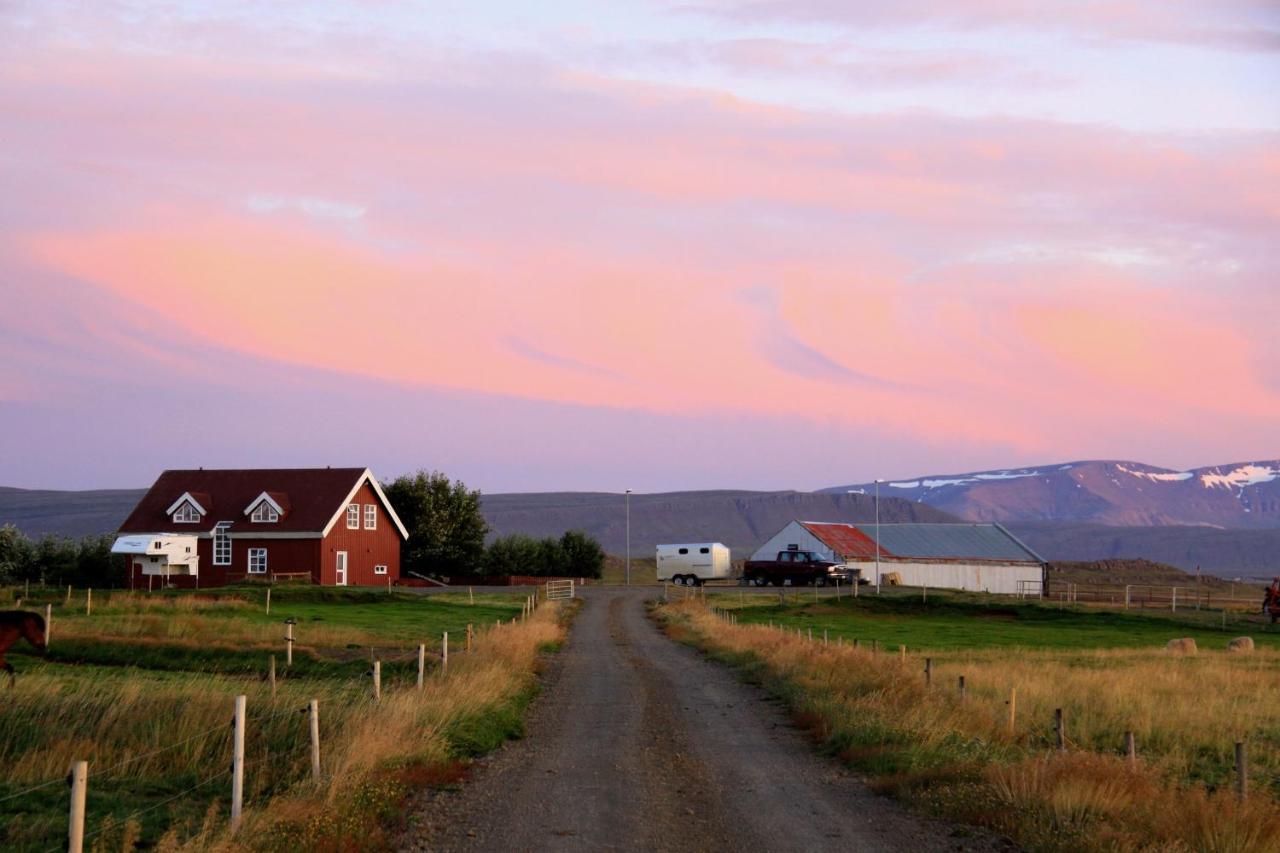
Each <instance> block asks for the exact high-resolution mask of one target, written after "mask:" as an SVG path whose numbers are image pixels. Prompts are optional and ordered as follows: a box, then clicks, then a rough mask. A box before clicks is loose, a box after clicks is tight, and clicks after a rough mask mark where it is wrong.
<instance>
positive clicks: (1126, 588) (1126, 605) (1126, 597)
mask: <svg viewBox="0 0 1280 853" xmlns="http://www.w3.org/2000/svg"><path fill="white" fill-rule="evenodd" d="M1131 588H1132V584H1125V585H1124V609H1125V610H1128V609H1129V590H1130V589H1131Z"/></svg>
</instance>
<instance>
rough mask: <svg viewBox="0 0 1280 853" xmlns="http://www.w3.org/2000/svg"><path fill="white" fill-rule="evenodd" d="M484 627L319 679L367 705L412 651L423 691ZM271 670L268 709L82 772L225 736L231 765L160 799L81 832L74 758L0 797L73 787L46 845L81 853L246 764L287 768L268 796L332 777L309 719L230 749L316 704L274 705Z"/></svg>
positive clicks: (526, 613)
mask: <svg viewBox="0 0 1280 853" xmlns="http://www.w3.org/2000/svg"><path fill="white" fill-rule="evenodd" d="M541 600H545V597H542V598H540V597H539V596H536V595H534V596H530V597H529V598H528V599H527V600H526V602H525V607H524V609H523V611H522V614H521V617H520V619H519V620H517V619H512V620H511V623H512V624H514V623H517V622H519V621H522V620H525V619H528V618H529V617H531V616H532V615H533V612H534V610H535V609H536V608H537V606H538V603H539V602H540V601H541ZM504 624H507V623H504V622H503V621H502V620H499V621H498V622H496V623H495V624H494V625H493V626H492V627H493V628H495V629H496V628H500V627H501V626H502V625H504ZM483 631H484V627H481V628H480V629H479V630H478V631H477V630H473V626H472V625H468V626H467V630H466V632H465V634H464V637H463V640H462V642H460V643H457V644H456V645H455V647H454V648H453V649H450V648H449V639H448V633H447V632H445V633H444V634H443V635H442V637H441V641H440V645H439V647H436V646H435V645H434V644H431V645H432V651H431V652H430V653H428V652H427V646H428V644H423V643H420V644H418V646H417V647H416V648H413V649H408V648H405V647H404V646H398V645H396V646H385V647H376V648H371V649H370V657H371V660H370V663H371V669H370V670H368V671H366V672H364V673H362V674H361V675H358V676H350V677H348V678H344V679H338V680H335V679H332V678H328V679H325V680H324V681H325V683H326V690H325V695H327V696H328V697H329V700H328V701H333V700H334V698H335V697H339V696H345V697H347V701H353V700H354V701H357V702H361V701H363V702H366V703H370V704H374V703H377V702H379V701H380V696H381V692H382V690H381V663H382V662H383V661H384V660H394V661H396V662H404V661H408V660H412V659H413V658H414V657H416V658H417V660H418V664H419V666H418V680H417V684H416V688H417V689H418V690H422V689H424V687H425V686H426V685H425V681H424V674H425V667H426V665H427V663H428V662H430V663H431V665H432V666H433V668H434V669H435V671H436V672H437V673H438V674H439V675H440V676H441V677H443V676H445V675H446V674H447V671H448V670H447V661H448V656H449V654H450V653H452V654H454V655H459V654H463V655H465V654H467V653H469V652H472V651H473V650H474V649H475V648H476V646H475V645H474V642H475V640H476V639H477V638H478V637H479V635H480V634H481V633H482V632H483ZM437 648H438V651H437ZM379 652H381V654H379ZM389 653H390V654H389ZM270 672H271V675H270V676H269V678H270V679H271V682H272V684H271V694H270V699H269V700H268V701H270V702H271V708H270V709H269V710H267V711H265V712H260V713H254V714H252V715H250V714H248V713H247V710H246V713H245V714H244V716H243V718H241V717H240V716H239V715H238V714H237V715H236V719H237V720H241V722H238V723H237V722H235V721H233V722H232V723H229V724H228V723H224V724H222V725H219V726H214V727H212V728H209V729H205V730H203V731H200V732H197V733H195V734H192V735H189V736H187V737H183V738H181V739H179V740H176V741H173V742H171V743H167V744H165V745H163V746H160V747H158V748H155V749H150V750H147V751H145V752H142V753H139V754H137V755H130V756H128V757H126V758H123V759H121V760H119V761H115V762H112V763H111V764H109V765H107V766H105V768H104V769H103V770H102V771H101V772H94V773H93V774H92V776H91V777H89V776H88V774H87V773H86V774H84V778H85V779H87V781H85V782H83V784H84V785H85V788H86V789H87V788H88V787H89V786H90V785H98V786H100V785H102V784H104V783H116V782H119V781H120V780H122V779H123V778H125V777H126V776H127V775H129V773H130V772H131V771H136V769H137V768H138V767H140V766H141V765H142V764H143V763H144V762H146V761H149V760H151V759H154V758H157V757H159V756H162V755H165V754H167V753H171V752H173V751H175V750H179V749H182V748H183V747H189V746H192V745H194V744H198V743H201V742H203V741H207V740H209V739H212V738H224V739H225V747H226V751H227V752H228V753H229V754H231V755H232V767H231V768H230V769H228V770H223V771H218V772H216V773H213V774H212V775H209V776H205V777H204V778H201V779H200V780H199V781H197V782H196V783H195V784H193V785H190V786H188V787H186V788H183V789H182V790H180V791H175V792H173V793H171V794H168V795H166V796H164V797H163V798H162V799H160V800H158V801H157V802H154V803H150V804H148V805H146V806H144V807H141V808H138V809H134V810H132V811H130V812H128V813H126V814H122V815H119V814H114V813H108V814H105V815H99V816H98V817H96V818H95V820H96V825H95V826H94V827H93V828H91V829H90V830H89V831H87V832H86V831H85V826H84V824H85V822H86V816H85V813H84V803H85V791H81V792H80V796H79V802H80V804H81V808H80V811H79V814H78V815H77V807H76V800H77V795H76V792H75V790H74V786H75V785H76V784H77V782H76V777H77V774H76V772H75V764H73V770H72V773H71V774H70V775H69V776H67V777H56V778H52V779H46V780H44V781H40V782H37V783H35V784H33V785H30V786H28V787H25V788H23V789H21V790H18V791H14V792H11V793H9V794H6V795H5V796H3V797H0V803H5V802H10V801H13V800H17V799H20V798H22V797H26V796H29V795H31V794H33V793H36V792H40V791H44V790H46V789H49V788H52V787H53V786H55V785H70V786H72V795H71V807H70V817H69V822H70V825H69V839H71V840H69V841H68V842H67V843H66V844H65V845H58V846H55V847H51V848H50V849H51V850H64V849H69V850H71V851H73V853H80V851H81V850H82V849H83V848H84V843H85V842H86V841H93V840H94V839H99V838H100V837H101V836H102V835H103V834H104V833H106V832H108V831H109V830H111V829H112V828H114V827H123V826H125V825H126V824H128V823H129V822H130V821H136V820H139V819H140V818H142V817H144V816H146V815H149V814H151V813H153V812H155V811H157V810H160V809H163V808H165V807H167V806H172V805H173V804H175V803H177V802H179V801H181V800H183V799H185V798H189V797H193V796H196V795H198V794H200V793H201V792H204V791H206V790H207V789H209V788H210V787H211V786H213V785H214V784H215V783H218V782H222V783H223V784H227V785H228V788H229V790H228V792H227V793H230V794H231V796H232V799H233V801H234V797H235V792H236V791H240V792H243V785H242V784H240V785H235V784H230V783H232V782H234V780H235V778H236V776H237V774H240V778H241V779H243V774H244V773H245V772H246V771H250V770H253V771H257V772H261V771H262V770H263V768H264V767H267V766H272V767H284V768H286V769H285V771H284V772H285V773H287V774H289V775H290V776H291V777H292V778H289V779H287V780H285V781H284V786H283V787H280V786H279V785H276V784H273V785H271V795H272V796H276V795H279V794H280V793H283V792H284V791H286V790H289V789H290V788H292V787H293V786H295V785H297V784H299V783H302V782H304V781H311V782H323V781H324V780H326V779H328V780H332V778H333V776H332V774H331V773H330V774H325V773H324V772H323V770H322V768H321V765H320V763H319V760H318V757H319V756H320V755H322V754H323V753H322V752H321V751H320V742H319V735H320V730H319V727H318V725H317V726H313V725H311V724H310V723H308V724H307V725H304V726H300V727H299V729H298V737H299V741H298V742H297V743H296V744H295V745H293V746H292V747H289V748H287V749H284V750H280V749H271V748H270V747H267V746H265V745H264V744H261V743H259V748H264V747H265V751H264V752H263V753H262V754H260V755H257V756H255V757H253V758H251V759H247V760H245V759H240V760H237V759H236V757H235V756H236V755H237V753H238V751H239V750H238V748H237V746H236V742H237V740H239V742H241V743H243V742H244V739H245V736H246V734H248V731H249V730H250V729H252V730H253V731H256V732H259V733H262V732H263V731H264V730H266V729H268V728H270V727H271V726H272V724H274V723H277V722H278V721H279V720H280V719H282V718H285V717H295V718H296V717H298V716H299V715H306V714H308V713H309V712H310V710H311V709H312V707H318V700H315V699H313V700H311V702H310V703H308V705H307V706H304V707H301V708H300V707H297V704H296V701H287V702H286V704H285V706H284V707H279V708H277V707H274V706H275V704H276V702H277V699H276V695H275V675H274V672H275V668H274V661H273V666H272V667H271V670H270ZM282 680H283V679H282ZM335 681H336V683H335ZM361 697H363V698H361ZM242 704H243V706H244V707H246V708H247V703H245V697H244V696H241V697H240V698H239V700H238V701H237V706H238V707H239V706H241V705H242ZM237 725H239V726H241V727H242V730H241V731H239V732H237V731H236V726H237ZM277 734H278V733H277ZM255 751H257V749H255ZM306 752H311V753H312V755H313V756H316V758H315V759H313V766H312V767H311V768H310V769H309V772H308V770H307V769H304V768H302V767H295V766H292V763H293V762H294V761H295V760H296V759H297V758H298V757H300V756H301V755H302V754H303V753H306ZM208 763H209V761H208V760H207V759H202V760H201V761H200V762H199V763H198V764H197V765H196V766H192V767H191V768H190V769H191V772H193V773H195V772H198V771H199V769H200V767H201V766H207V765H208ZM317 768H321V769H317ZM224 796H226V794H219V795H218V797H219V798H221V797H224ZM215 801H216V800H215ZM239 810H240V805H239V804H238V803H237V804H236V805H235V807H234V808H233V814H238V813H239ZM77 825H78V827H79V831H78V833H77V831H76V827H77Z"/></svg>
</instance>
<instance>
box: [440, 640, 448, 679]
mask: <svg viewBox="0 0 1280 853" xmlns="http://www.w3.org/2000/svg"><path fill="white" fill-rule="evenodd" d="M448 671H449V632H448V631H445V632H444V636H442V637H441V638H440V674H441V675H444V674H446V673H447V672H448Z"/></svg>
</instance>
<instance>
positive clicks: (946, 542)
mask: <svg viewBox="0 0 1280 853" xmlns="http://www.w3.org/2000/svg"><path fill="white" fill-rule="evenodd" d="M800 523H801V524H803V525H804V526H805V527H806V528H807V529H808V530H809V532H811V533H812V534H813V535H814V536H816V537H818V539H820V540H821V541H822V542H823V543H824V544H825V545H826V546H827V547H829V548H831V550H832V551H834V552H835V553H836V554H838V555H840V557H842V558H843V559H851V558H867V557H874V556H875V553H876V541H877V539H878V540H879V542H880V556H881V557H896V558H898V559H904V558H915V559H922V560H994V561H1012V562H1034V563H1043V562H1044V560H1042V559H1041V558H1040V555H1038V554H1037V553H1036V552H1034V551H1032V550H1031V549H1030V548H1028V547H1027V546H1026V545H1024V544H1022V542H1021V541H1019V540H1018V538H1017V537H1016V536H1014V535H1013V534H1012V533H1010V532H1009V531H1008V530H1005V529H1004V528H1003V527H1001V526H1000V525H999V524H881V525H879V526H878V527H877V526H876V525H872V524H832V523H819V522H813V521H802V522H800Z"/></svg>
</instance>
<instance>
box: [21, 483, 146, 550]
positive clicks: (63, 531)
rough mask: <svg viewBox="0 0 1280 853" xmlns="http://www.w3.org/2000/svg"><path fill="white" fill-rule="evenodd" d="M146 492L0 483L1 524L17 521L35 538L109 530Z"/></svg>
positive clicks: (78, 534)
mask: <svg viewBox="0 0 1280 853" xmlns="http://www.w3.org/2000/svg"><path fill="white" fill-rule="evenodd" d="M145 493H146V489H98V490H95V491H88V492H60V491H53V490H43V489H11V488H8V487H5V486H0V524H13V525H16V526H17V528H18V529H19V530H21V531H22V532H23V533H25V534H27V535H28V536H30V537H32V538H38V537H40V536H44V535H45V534H52V535H54V536H70V537H72V538H73V539H78V538H80V537H81V536H86V535H88V534H91V533H110V532H113V531H115V530H116V529H117V528H119V527H120V523H121V522H122V521H124V519H125V516H127V515H128V514H129V513H130V511H132V509H133V507H134V505H135V504H136V503H137V502H138V501H139V500H141V498H142V496H143V495H144V494H145Z"/></svg>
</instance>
